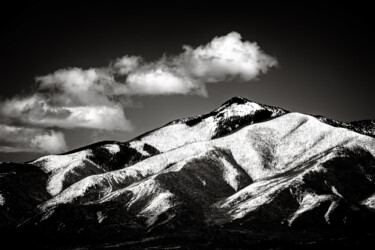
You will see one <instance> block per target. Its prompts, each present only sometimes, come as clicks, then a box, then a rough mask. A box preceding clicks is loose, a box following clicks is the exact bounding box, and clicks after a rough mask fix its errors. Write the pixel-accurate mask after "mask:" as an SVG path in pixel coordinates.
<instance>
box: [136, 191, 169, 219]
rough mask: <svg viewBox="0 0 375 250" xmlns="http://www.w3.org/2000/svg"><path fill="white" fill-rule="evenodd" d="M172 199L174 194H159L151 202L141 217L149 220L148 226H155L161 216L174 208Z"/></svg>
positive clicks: (141, 213) (140, 214)
mask: <svg viewBox="0 0 375 250" xmlns="http://www.w3.org/2000/svg"><path fill="white" fill-rule="evenodd" d="M172 198H173V194H172V193H170V192H168V191H166V192H163V193H159V194H157V195H156V196H155V197H154V198H153V199H152V200H151V202H150V203H148V204H147V205H146V206H145V207H144V208H143V210H142V211H141V212H140V213H139V216H145V217H146V218H147V222H146V223H147V225H148V226H150V225H153V224H154V223H155V222H156V220H157V219H158V217H159V215H161V214H163V213H165V212H166V211H167V210H168V209H170V208H171V207H173V202H172Z"/></svg>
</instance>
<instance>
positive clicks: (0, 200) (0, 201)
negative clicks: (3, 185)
mask: <svg viewBox="0 0 375 250" xmlns="http://www.w3.org/2000/svg"><path fill="white" fill-rule="evenodd" d="M4 204H5V198H4V196H3V195H2V194H1V193H0V206H4Z"/></svg>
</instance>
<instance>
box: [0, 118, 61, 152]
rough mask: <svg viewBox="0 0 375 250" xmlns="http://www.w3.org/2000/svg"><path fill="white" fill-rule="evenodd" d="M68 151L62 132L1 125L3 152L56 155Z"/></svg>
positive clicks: (0, 148)
mask: <svg viewBox="0 0 375 250" xmlns="http://www.w3.org/2000/svg"><path fill="white" fill-rule="evenodd" d="M66 150H67V146H66V143H65V138H64V134H63V133H62V132H59V131H54V130H44V129H37V128H25V127H17V126H11V125H4V124H0V151H1V152H40V153H51V154H56V153H62V152H64V151H66Z"/></svg>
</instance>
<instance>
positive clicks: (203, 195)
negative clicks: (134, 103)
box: [0, 97, 375, 248]
mask: <svg viewBox="0 0 375 250" xmlns="http://www.w3.org/2000/svg"><path fill="white" fill-rule="evenodd" d="M374 137H375V121H374V120H368V121H357V122H350V123H348V122H339V121H335V120H331V119H328V118H325V117H321V116H311V115H306V114H301V113H295V112H289V111H287V110H284V109H282V108H277V107H271V106H268V105H263V104H259V103H256V102H252V101H249V100H247V99H245V98H241V97H235V98H232V99H231V100H229V101H227V102H226V103H224V104H223V105H222V106H220V107H219V108H218V109H216V110H214V111H212V112H210V113H208V114H205V115H200V116H197V117H191V118H185V119H179V120H175V121H172V122H170V123H168V124H166V125H165V126H163V127H160V128H158V129H155V130H153V131H150V132H148V133H146V134H143V135H141V136H139V137H137V138H135V139H133V140H131V141H128V142H115V141H104V142H99V143H96V144H93V145H89V146H87V147H84V148H80V149H77V150H74V151H71V152H68V153H65V154H61V155H50V156H45V157H42V158H39V159H36V160H34V161H31V162H28V163H23V164H15V163H0V231H1V232H2V234H3V235H4V236H5V235H6V237H7V238H8V239H11V238H12V237H14V236H19V235H22V237H25V238H27V239H28V240H27V242H28V243H30V244H31V242H32V243H33V244H37V245H39V246H66V247H75V246H87V247H126V248H132V247H134V248H143V247H161V248H163V247H179V246H188V247H213V248H215V247H244V248H245V247H249V246H256V247H259V248H272V247H280V246H281V247H289V246H293V247H304V248H306V246H313V247H316V246H320V245H326V246H327V245H328V246H329V245H330V244H331V245H332V244H333V245H335V246H357V245H361V246H362V245H363V246H364V245H365V244H367V243H369V242H373V241H375V238H374V237H375V236H374V235H375V230H374V228H373V225H374V224H373V223H374V222H375V212H374V211H375V158H374V157H375V138H374Z"/></svg>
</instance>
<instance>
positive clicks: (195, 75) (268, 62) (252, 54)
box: [120, 32, 277, 96]
mask: <svg viewBox="0 0 375 250" xmlns="http://www.w3.org/2000/svg"><path fill="white" fill-rule="evenodd" d="M183 49H184V52H183V53H181V54H180V55H176V56H170V57H162V58H161V59H159V61H157V62H154V63H150V64H143V65H140V64H137V65H138V66H139V67H138V68H132V70H130V68H127V69H129V70H127V72H128V73H129V74H128V78H127V81H126V83H125V84H127V87H128V93H129V94H135V95H154V94H165V95H167V94H189V93H190V94H200V95H203V96H206V95H207V92H206V84H207V83H216V82H222V81H225V80H232V79H233V78H236V77H238V78H240V79H241V80H243V81H250V80H252V79H254V78H256V77H257V76H258V75H259V74H260V73H266V72H267V71H268V70H269V68H271V67H274V66H276V65H277V60H276V59H275V58H273V57H271V56H269V55H267V54H265V53H264V52H262V50H261V49H260V47H259V46H258V45H257V44H256V43H252V42H248V41H242V37H241V35H240V34H239V33H237V32H231V33H229V34H228V35H226V36H222V37H216V38H214V39H213V40H212V41H211V42H210V43H208V44H206V45H202V46H198V47H197V48H192V47H191V46H188V45H184V46H183ZM127 60H129V58H128V57H125V58H124V61H127ZM120 61H121V60H120Z"/></svg>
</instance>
